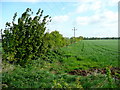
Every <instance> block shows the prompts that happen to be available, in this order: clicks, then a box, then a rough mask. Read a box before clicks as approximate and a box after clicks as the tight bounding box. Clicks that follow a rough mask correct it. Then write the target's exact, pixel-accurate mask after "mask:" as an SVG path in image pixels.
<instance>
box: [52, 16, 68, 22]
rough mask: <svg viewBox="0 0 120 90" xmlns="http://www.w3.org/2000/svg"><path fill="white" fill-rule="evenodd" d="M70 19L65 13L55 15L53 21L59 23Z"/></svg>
mask: <svg viewBox="0 0 120 90" xmlns="http://www.w3.org/2000/svg"><path fill="white" fill-rule="evenodd" d="M68 20H69V16H67V15H63V16H55V17H53V18H52V22H53V23H56V24H59V23H64V22H66V21H68Z"/></svg>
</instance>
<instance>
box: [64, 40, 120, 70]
mask: <svg viewBox="0 0 120 90" xmlns="http://www.w3.org/2000/svg"><path fill="white" fill-rule="evenodd" d="M62 50H63V51H65V53H66V54H69V55H71V56H75V57H77V58H74V59H72V61H73V63H75V61H77V62H76V63H77V65H78V66H76V65H73V66H74V67H76V68H80V67H81V68H82V66H83V67H84V66H85V68H91V67H99V68H102V67H106V66H114V67H115V66H116V67H117V66H118V54H120V51H118V40H83V41H80V42H77V43H74V44H72V45H70V46H68V47H64V48H62ZM70 60H71V59H68V61H67V62H71V61H70Z"/></svg>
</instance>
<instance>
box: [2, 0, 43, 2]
mask: <svg viewBox="0 0 120 90" xmlns="http://www.w3.org/2000/svg"><path fill="white" fill-rule="evenodd" d="M39 1H41V0H20V1H19V0H1V2H39Z"/></svg>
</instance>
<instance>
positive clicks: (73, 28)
mask: <svg viewBox="0 0 120 90" xmlns="http://www.w3.org/2000/svg"><path fill="white" fill-rule="evenodd" d="M72 30H74V38H75V31H76V30H77V29H75V27H74V28H73V29H72Z"/></svg>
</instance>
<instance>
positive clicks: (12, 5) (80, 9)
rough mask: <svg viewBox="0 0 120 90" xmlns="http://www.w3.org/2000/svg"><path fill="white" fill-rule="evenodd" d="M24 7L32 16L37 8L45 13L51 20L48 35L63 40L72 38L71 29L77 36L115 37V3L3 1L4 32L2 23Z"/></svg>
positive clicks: (102, 0) (110, 0) (101, 0)
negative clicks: (63, 38) (58, 34)
mask: <svg viewBox="0 0 120 90" xmlns="http://www.w3.org/2000/svg"><path fill="white" fill-rule="evenodd" d="M26 8H31V9H32V11H33V12H34V13H36V12H37V10H38V9H39V8H41V9H42V10H44V15H49V16H51V17H52V22H51V23H49V24H48V25H47V29H49V32H51V31H54V30H57V31H59V32H60V33H61V34H63V36H64V37H72V36H73V35H74V32H73V31H72V29H73V27H76V29H77V31H76V36H84V37H117V36H118V0H66V1H65V0H54V1H52V0H46V1H44V2H43V0H42V1H40V0H20V1H19V0H2V1H1V2H0V13H2V14H0V21H1V22H0V28H2V29H4V28H5V23H6V22H11V21H12V18H13V15H14V13H15V12H17V13H18V16H17V18H18V17H20V16H21V14H22V13H23V12H24V11H25V10H26ZM33 16H34V15H33ZM33 16H32V17H33ZM16 23H17V21H16Z"/></svg>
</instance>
